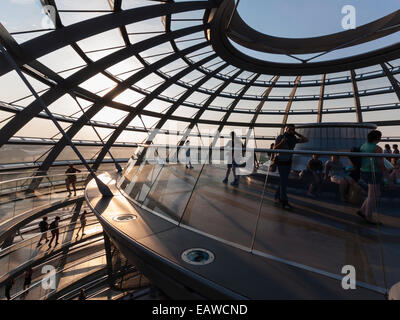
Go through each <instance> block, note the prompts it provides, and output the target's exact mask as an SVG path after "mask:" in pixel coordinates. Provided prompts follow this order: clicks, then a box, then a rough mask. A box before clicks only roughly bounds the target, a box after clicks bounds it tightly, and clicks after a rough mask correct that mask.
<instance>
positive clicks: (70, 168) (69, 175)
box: [65, 164, 81, 197]
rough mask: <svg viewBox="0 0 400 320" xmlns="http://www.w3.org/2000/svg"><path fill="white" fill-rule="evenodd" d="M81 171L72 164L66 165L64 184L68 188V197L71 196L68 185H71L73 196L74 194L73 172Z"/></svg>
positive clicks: (74, 180)
mask: <svg viewBox="0 0 400 320" xmlns="http://www.w3.org/2000/svg"><path fill="white" fill-rule="evenodd" d="M77 172H81V170H79V169H76V168H75V167H74V165H73V164H70V165H69V166H68V169H67V170H66V171H65V173H66V174H67V178H66V179H65V184H66V187H67V190H68V197H70V196H71V194H72V193H71V188H70V186H71V185H72V188H73V189H74V196H76V175H75V173H77Z"/></svg>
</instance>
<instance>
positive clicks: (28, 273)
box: [24, 267, 33, 290]
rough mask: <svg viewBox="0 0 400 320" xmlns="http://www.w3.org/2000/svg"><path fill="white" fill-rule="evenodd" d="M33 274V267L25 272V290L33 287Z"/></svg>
mask: <svg viewBox="0 0 400 320" xmlns="http://www.w3.org/2000/svg"><path fill="white" fill-rule="evenodd" d="M32 273H33V270H32V268H31V267H29V268H28V270H26V271H25V280H24V290H25V289H27V288H29V287H30V285H31V282H32Z"/></svg>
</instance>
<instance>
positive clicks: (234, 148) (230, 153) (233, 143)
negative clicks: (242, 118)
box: [222, 131, 243, 187]
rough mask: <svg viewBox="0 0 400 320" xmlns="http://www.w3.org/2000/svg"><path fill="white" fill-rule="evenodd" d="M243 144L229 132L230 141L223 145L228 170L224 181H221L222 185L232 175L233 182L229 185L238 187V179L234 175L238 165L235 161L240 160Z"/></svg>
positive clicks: (233, 133)
mask: <svg viewBox="0 0 400 320" xmlns="http://www.w3.org/2000/svg"><path fill="white" fill-rule="evenodd" d="M242 148H243V144H242V142H241V141H240V139H239V138H238V137H237V136H236V134H235V132H233V131H232V132H231V140H229V141H228V143H227V144H226V145H225V149H226V151H225V155H226V157H227V160H228V168H227V170H226V175H225V179H224V180H223V181H222V182H223V183H225V184H227V183H228V178H229V175H230V173H231V170H232V173H233V177H234V180H233V182H232V183H231V185H232V186H234V187H237V186H238V185H239V178H238V176H237V175H236V167H238V163H237V162H236V160H238V159H241V154H242Z"/></svg>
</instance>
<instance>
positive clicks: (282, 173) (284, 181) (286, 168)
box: [275, 124, 308, 209]
mask: <svg viewBox="0 0 400 320" xmlns="http://www.w3.org/2000/svg"><path fill="white" fill-rule="evenodd" d="M296 136H297V137H296ZM304 142H308V139H307V138H306V137H304V136H302V135H301V134H299V133H297V132H296V130H295V126H294V125H293V124H289V125H287V126H286V129H285V133H284V134H281V135H279V136H278V138H276V141H275V149H285V150H293V149H294V147H295V146H296V144H297V143H304ZM275 164H276V166H277V167H278V172H279V182H280V183H279V187H278V189H277V190H276V193H275V201H276V202H277V201H279V202H280V204H281V206H282V208H285V207H288V208H289V209H290V208H291V207H292V206H291V205H290V204H289V202H288V197H287V194H286V189H287V185H288V182H289V174H290V170H291V167H292V154H291V153H278V154H277V155H276V157H275Z"/></svg>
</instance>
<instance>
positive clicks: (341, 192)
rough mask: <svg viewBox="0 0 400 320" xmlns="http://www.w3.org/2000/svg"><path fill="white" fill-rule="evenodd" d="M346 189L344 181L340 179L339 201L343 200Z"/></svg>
mask: <svg viewBox="0 0 400 320" xmlns="http://www.w3.org/2000/svg"><path fill="white" fill-rule="evenodd" d="M346 189H347V181H346V179H340V184H339V190H340V200H342V201H344V200H345V195H346Z"/></svg>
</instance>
